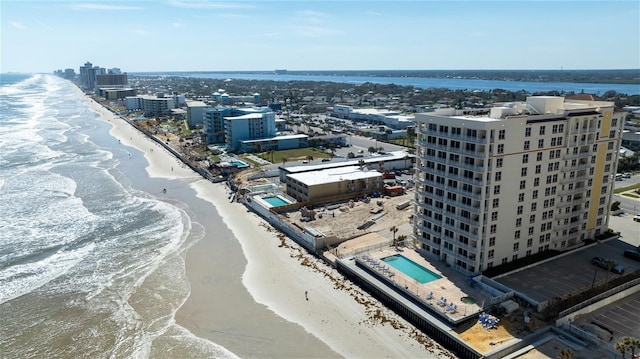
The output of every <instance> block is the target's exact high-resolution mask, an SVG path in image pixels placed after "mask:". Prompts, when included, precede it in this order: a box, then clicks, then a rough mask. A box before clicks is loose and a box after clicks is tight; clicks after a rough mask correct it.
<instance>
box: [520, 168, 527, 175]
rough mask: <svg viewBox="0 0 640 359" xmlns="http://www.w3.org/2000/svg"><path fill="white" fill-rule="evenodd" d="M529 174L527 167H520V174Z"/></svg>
mask: <svg viewBox="0 0 640 359" xmlns="http://www.w3.org/2000/svg"><path fill="white" fill-rule="evenodd" d="M526 175H527V167H522V168H521V169H520V176H522V177H525V176H526Z"/></svg>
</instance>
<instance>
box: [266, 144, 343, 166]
mask: <svg viewBox="0 0 640 359" xmlns="http://www.w3.org/2000/svg"><path fill="white" fill-rule="evenodd" d="M309 156H311V157H313V158H314V159H318V158H330V157H331V155H330V154H328V153H326V152H322V151H319V150H317V149H315V148H312V147H307V148H294V149H291V150H282V151H274V152H273V161H272V160H271V159H272V154H271V152H262V153H258V157H260V158H263V159H265V160H267V161H270V162H272V163H274V164H280V163H282V159H283V158H286V159H287V162H292V161H300V160H306V159H307V158H308V157H309Z"/></svg>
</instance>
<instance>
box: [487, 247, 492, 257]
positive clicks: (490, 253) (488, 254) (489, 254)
mask: <svg viewBox="0 0 640 359" xmlns="http://www.w3.org/2000/svg"><path fill="white" fill-rule="evenodd" d="M493 254H494V250H493V249H490V250H489V252H488V253H487V258H493Z"/></svg>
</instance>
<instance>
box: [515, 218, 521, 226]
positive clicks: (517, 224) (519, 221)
mask: <svg viewBox="0 0 640 359" xmlns="http://www.w3.org/2000/svg"><path fill="white" fill-rule="evenodd" d="M521 225H522V218H516V227H520V226H521Z"/></svg>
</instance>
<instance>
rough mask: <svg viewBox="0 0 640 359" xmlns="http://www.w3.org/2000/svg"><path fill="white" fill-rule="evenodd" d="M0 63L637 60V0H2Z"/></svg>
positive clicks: (563, 64) (211, 65)
mask: <svg viewBox="0 0 640 359" xmlns="http://www.w3.org/2000/svg"><path fill="white" fill-rule="evenodd" d="M0 50H1V52H0V53H1V55H0V60H1V62H0V72H25V73H35V72H45V73H50V72H52V71H54V70H57V69H65V68H73V69H75V70H76V72H78V68H79V67H80V66H81V65H83V64H84V63H85V62H87V61H89V62H91V63H93V65H94V66H100V67H104V68H114V67H117V68H120V69H121V70H122V71H124V72H146V71H254V70H256V71H257V70H259V71H272V70H274V69H288V70H453V69H456V70H457V69H565V70H568V69H639V68H640V2H639V1H636V0H623V1H615V0H612V1H591V0H586V1H584V0H583V1H578V0H559V1H542V0H535V1H524V0H512V1H508V0H499V1H482V0H476V1H458V0H452V1H432V0H414V1H395V0H394V1H371V0H369V1H364V0H359V1H351V0H345V1H323V0H306V1H227V2H223V1H205V0H193V1H190V0H181V1H173V0H172V1H152V0H147V1H140V0H138V1H136V0H133V1H99V0H94V1H91V0H84V1H46V0H42V1H29V0H19V1H18V0H0Z"/></svg>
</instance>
